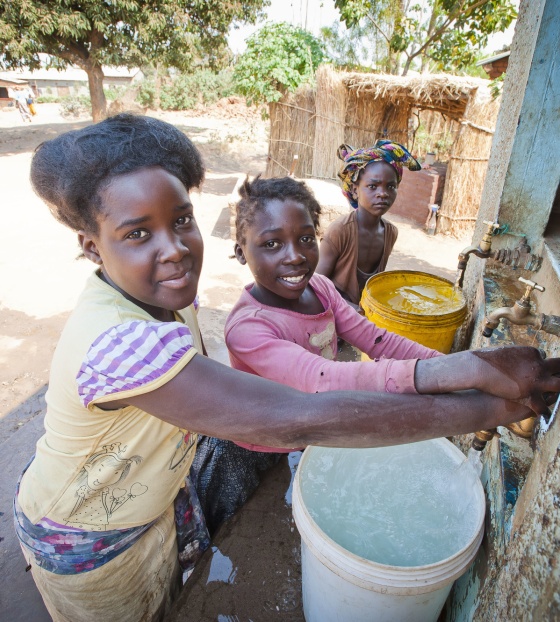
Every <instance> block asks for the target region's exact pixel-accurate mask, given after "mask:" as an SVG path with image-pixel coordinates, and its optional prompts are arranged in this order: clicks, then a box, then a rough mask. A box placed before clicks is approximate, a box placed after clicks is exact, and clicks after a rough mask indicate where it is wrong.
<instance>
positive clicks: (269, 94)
mask: <svg viewBox="0 0 560 622" xmlns="http://www.w3.org/2000/svg"><path fill="white" fill-rule="evenodd" d="M324 57H325V53H324V48H323V45H322V43H321V42H320V41H319V40H318V39H316V38H315V37H314V36H313V35H312V34H311V33H309V32H307V31H306V30H302V29H301V28H297V27H296V26H291V25H290V24H287V23H284V22H282V23H268V24H265V25H264V26H263V27H262V28H261V29H260V30H259V31H258V32H256V33H255V34H254V35H253V36H252V37H250V38H249V39H248V41H247V49H246V51H245V52H244V53H243V54H242V55H241V56H240V57H239V59H238V61H237V63H236V65H235V71H234V79H235V82H236V85H237V89H238V90H239V92H240V93H242V94H243V95H245V96H246V97H247V101H248V102H249V103H264V102H267V103H269V102H275V101H278V100H279V99H280V98H281V97H282V95H283V94H284V93H285V92H288V91H290V92H293V91H295V90H296V89H297V87H298V86H299V85H300V84H303V83H305V82H308V81H310V80H311V79H312V78H313V76H314V74H315V70H316V69H317V67H318V66H319V64H320V63H321V62H322V61H323V59H324Z"/></svg>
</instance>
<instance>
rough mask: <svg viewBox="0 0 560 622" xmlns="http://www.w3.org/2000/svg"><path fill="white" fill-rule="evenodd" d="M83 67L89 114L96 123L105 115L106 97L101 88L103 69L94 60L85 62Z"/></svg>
mask: <svg viewBox="0 0 560 622" xmlns="http://www.w3.org/2000/svg"><path fill="white" fill-rule="evenodd" d="M84 69H85V71H86V73H87V76H88V83H89V96H90V98H91V115H92V117H93V122H94V123H97V122H98V121H103V119H105V118H106V117H107V99H106V98H105V91H104V90H103V69H102V67H101V65H100V64H99V63H97V62H95V61H92V62H88V63H86V64H85V66H84Z"/></svg>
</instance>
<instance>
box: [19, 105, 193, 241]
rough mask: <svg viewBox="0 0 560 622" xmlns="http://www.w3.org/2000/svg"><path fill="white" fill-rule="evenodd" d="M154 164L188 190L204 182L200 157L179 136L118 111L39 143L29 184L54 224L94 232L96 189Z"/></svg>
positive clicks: (97, 207)
mask: <svg viewBox="0 0 560 622" xmlns="http://www.w3.org/2000/svg"><path fill="white" fill-rule="evenodd" d="M154 166H158V167H161V168H163V169H164V170H166V171H167V172H168V173H170V174H171V175H174V176H175V177H177V178H178V179H179V180H180V181H181V182H182V183H183V185H184V186H185V188H186V189H187V190H191V189H192V188H196V187H198V186H200V184H201V183H202V181H203V179H204V165H203V163H202V158H201V155H200V153H199V152H198V149H197V148H196V147H195V146H194V144H193V143H192V142H191V141H190V140H189V139H188V138H187V137H186V136H185V134H183V132H181V131H180V130H178V129H177V128H176V127H174V126H173V125H170V124H169V123H166V122H165V121H160V120H159V119H154V118H151V117H145V116H139V115H133V114H128V113H123V114H119V115H116V116H114V117H109V118H108V119H105V120H104V121H101V122H100V123H95V124H94V125H89V126H87V127H85V128H82V129H80V130H74V131H71V132H67V133H65V134H62V135H61V136H58V137H57V138H54V139H52V140H49V141H47V142H44V143H42V144H41V145H39V147H38V148H37V150H36V151H35V154H34V156H33V160H32V162H31V183H32V186H33V189H34V190H35V192H36V193H37V194H38V195H39V196H40V197H41V198H42V199H43V200H44V201H45V203H46V204H47V205H48V206H49V209H50V210H51V212H52V214H53V215H54V216H55V218H57V220H59V221H60V222H62V223H63V224H65V225H67V226H68V227H70V228H71V229H73V230H74V231H79V230H85V231H88V232H90V233H97V231H98V226H97V216H98V214H99V213H101V212H102V211H103V205H102V201H101V198H100V191H101V190H103V188H105V187H106V186H107V185H108V184H109V183H110V181H111V180H112V179H114V178H115V177H117V176H119V175H125V174H127V173H132V172H134V171H136V170H138V169H142V168H147V167H154Z"/></svg>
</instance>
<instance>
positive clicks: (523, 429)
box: [472, 416, 537, 451]
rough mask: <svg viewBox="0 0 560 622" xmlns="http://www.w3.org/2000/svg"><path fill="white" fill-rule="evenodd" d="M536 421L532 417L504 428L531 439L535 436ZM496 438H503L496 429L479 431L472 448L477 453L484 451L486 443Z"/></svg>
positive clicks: (535, 418)
mask: <svg viewBox="0 0 560 622" xmlns="http://www.w3.org/2000/svg"><path fill="white" fill-rule="evenodd" d="M536 421H537V417H536V416H532V417H527V419H522V420H521V421H517V422H515V423H508V424H506V425H505V426H503V427H504V428H507V429H508V430H510V432H513V434H515V435H516V436H519V437H521V438H527V439H529V438H531V437H532V436H533V428H534V427H535V422H536ZM494 436H497V437H498V438H499V437H500V436H501V435H500V433H499V432H498V430H497V429H496V428H491V429H489V430H479V431H478V432H475V433H474V438H473V441H472V448H473V449H476V450H477V451H482V450H483V449H484V448H485V447H486V443H487V442H488V441H491V440H492V439H493V438H494Z"/></svg>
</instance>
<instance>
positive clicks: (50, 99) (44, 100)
mask: <svg viewBox="0 0 560 622" xmlns="http://www.w3.org/2000/svg"><path fill="white" fill-rule="evenodd" d="M60 100H61V98H60V97H58V96H57V95H39V97H37V99H36V100H35V102H36V103H37V104H58V103H59V102H60Z"/></svg>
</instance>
